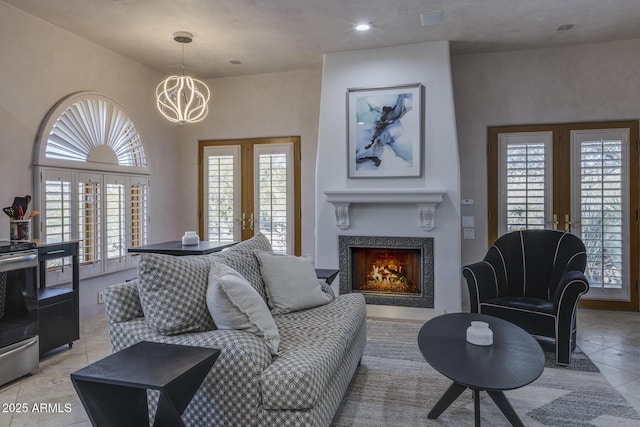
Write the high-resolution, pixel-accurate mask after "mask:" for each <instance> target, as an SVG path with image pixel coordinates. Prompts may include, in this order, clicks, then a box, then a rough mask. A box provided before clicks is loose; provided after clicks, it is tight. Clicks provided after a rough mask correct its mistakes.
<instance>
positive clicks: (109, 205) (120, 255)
mask: <svg viewBox="0 0 640 427" xmlns="http://www.w3.org/2000/svg"><path fill="white" fill-rule="evenodd" d="M125 181H126V180H125V178H123V177H114V176H108V177H107V182H106V185H105V198H106V205H105V228H106V237H105V238H106V245H107V247H106V254H107V261H108V263H109V265H108V267H107V269H109V268H110V267H111V265H113V264H114V263H121V262H124V258H125V255H126V241H125V231H126V228H125V226H126V225H125V206H126V193H125Z"/></svg>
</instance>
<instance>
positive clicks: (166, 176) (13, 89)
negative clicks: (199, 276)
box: [0, 2, 182, 317]
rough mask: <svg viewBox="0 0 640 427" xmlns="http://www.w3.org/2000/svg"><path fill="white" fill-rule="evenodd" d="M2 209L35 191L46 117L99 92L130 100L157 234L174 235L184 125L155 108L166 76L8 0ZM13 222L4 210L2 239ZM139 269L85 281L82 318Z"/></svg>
mask: <svg viewBox="0 0 640 427" xmlns="http://www.w3.org/2000/svg"><path fill="white" fill-rule="evenodd" d="M0 76H1V77H2V80H1V81H0V182H2V185H0V207H4V206H10V205H11V203H12V202H13V198H14V196H24V195H25V194H34V188H33V183H32V170H31V165H32V159H33V156H32V155H33V148H34V144H35V138H36V133H37V131H38V128H39V126H40V123H41V121H42V120H43V119H44V117H45V115H46V114H47V112H48V111H49V109H50V108H51V107H53V105H54V104H55V103H56V102H57V101H59V100H60V99H61V98H63V97H65V96H67V95H69V94H71V93H74V92H78V91H84V90H90V91H95V92H99V93H101V94H103V95H105V96H107V97H109V98H112V99H114V100H116V101H117V102H118V103H120V104H122V105H123V106H124V107H125V109H126V110H127V111H128V112H129V113H130V114H131V115H132V116H133V118H134V119H135V121H136V122H137V124H138V126H139V129H138V131H139V132H140V133H141V134H142V135H143V137H144V142H145V148H146V150H147V154H148V160H149V163H150V165H151V168H152V172H153V176H152V186H151V194H150V199H151V211H152V213H153V216H152V219H151V227H150V233H149V234H150V239H151V240H152V241H154V242H158V241H162V240H168V239H169V238H173V237H174V236H175V234H176V233H178V231H179V230H181V229H182V227H180V226H179V225H178V224H177V215H176V214H175V209H174V206H173V199H172V197H170V195H172V194H178V192H179V187H178V181H177V180H176V179H175V175H176V174H175V173H174V171H175V158H176V157H177V156H178V151H177V145H176V140H177V131H176V129H175V126H173V125H171V124H169V123H168V122H166V121H165V120H163V119H162V118H161V117H160V115H159V114H158V113H157V111H156V109H155V101H154V96H155V85H156V82H159V81H160V80H161V79H162V76H161V75H160V74H158V73H156V72H154V71H152V70H150V69H149V68H147V67H145V66H142V65H140V64H138V63H136V62H135V61H132V60H129V59H127V58H124V57H122V56H120V55H116V54H115V53H113V52H111V51H108V50H106V49H103V48H101V47H98V46H96V45H95V44H93V43H90V42H88V41H86V40H84V39H81V38H79V37H77V36H75V35H73V34H71V33H69V32H67V31H65V30H62V29H60V28H58V27H55V26H53V25H50V24H48V23H46V22H44V21H42V20H40V19H37V18H34V17H33V16H31V15H28V14H26V13H24V12H22V11H19V10H18V9H15V8H14V7H12V6H9V5H7V4H6V3H2V2H0ZM8 238H9V221H8V218H7V217H6V216H5V215H0V240H2V239H8ZM130 276H135V270H133V272H131V271H130V272H128V273H122V274H118V275H115V276H102V277H98V278H95V279H90V280H83V281H82V283H81V289H80V299H81V306H80V316H81V317H88V316H92V315H94V314H97V313H98V312H99V311H101V310H103V306H98V305H97V296H96V295H97V292H98V291H99V290H101V289H102V288H104V286H105V285H107V284H110V283H115V282H117V281H120V280H122V279H123V278H128V277H130Z"/></svg>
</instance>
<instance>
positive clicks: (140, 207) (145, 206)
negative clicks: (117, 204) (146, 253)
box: [129, 177, 149, 246]
mask: <svg viewBox="0 0 640 427" xmlns="http://www.w3.org/2000/svg"><path fill="white" fill-rule="evenodd" d="M129 214H130V221H131V226H130V227H129V230H130V233H131V237H130V241H131V244H130V246H141V245H146V244H147V243H148V236H149V222H148V221H149V180H148V179H146V178H135V177H134V178H130V184H129Z"/></svg>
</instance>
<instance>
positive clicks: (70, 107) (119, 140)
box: [33, 92, 151, 285]
mask: <svg viewBox="0 0 640 427" xmlns="http://www.w3.org/2000/svg"><path fill="white" fill-rule="evenodd" d="M95 105H99V107H100V108H102V109H101V110H99V113H101V115H100V116H99V117H93V116H91V114H90V113H92V111H90V110H91V108H87V109H85V110H84V111H82V112H83V113H85V114H86V115H87V116H89V117H87V118H86V120H85V121H73V120H70V119H69V118H70V117H71V116H70V114H73V113H77V112H78V111H79V110H80V109H82V107H83V106H95ZM56 126H63V127H64V126H70V127H71V128H73V130H75V129H80V130H84V129H87V132H86V133H82V132H79V134H83V135H85V134H86V135H89V136H88V137H87V140H86V141H85V140H84V139H82V140H81V141H79V142H77V141H76V140H75V139H73V138H70V139H69V140H68V141H67V140H65V136H66V134H65V133H64V132H63V133H60V132H58V131H56V132H57V133H56V134H54V127H56ZM74 126H76V127H75V128H74ZM56 129H60V128H58V127H56ZM63 129H64V128H63ZM139 130H140V127H139V126H138V125H137V124H135V121H134V120H133V118H132V116H131V115H130V114H129V113H128V112H127V111H126V110H125V109H124V107H122V106H121V105H120V104H118V103H117V102H115V101H114V100H112V99H110V98H107V97H105V96H103V95H101V94H98V93H95V92H79V93H75V94H72V95H69V96H68V97H66V98H64V99H62V100H61V101H60V102H58V103H57V104H56V105H55V106H54V107H53V108H52V109H51V110H50V111H49V113H48V114H47V116H46V117H45V119H44V120H43V122H42V124H41V126H40V130H39V132H38V139H37V140H36V149H35V150H34V160H33V170H34V183H35V188H34V200H33V208H34V210H38V211H40V212H41V215H39V216H36V217H35V219H34V223H35V224H34V225H35V227H34V228H35V232H34V237H36V238H40V239H45V238H46V236H45V235H44V221H45V220H46V217H45V211H44V205H43V204H44V198H45V195H46V188H45V182H46V180H45V179H44V177H45V176H46V175H47V174H58V175H59V176H61V177H62V176H64V179H65V180H67V179H69V180H70V182H71V204H72V208H71V215H70V218H71V232H70V236H68V238H70V239H72V240H78V239H79V237H80V236H79V232H78V227H79V219H78V215H79V213H78V211H79V208H80V205H79V203H80V201H79V194H78V190H79V182H80V178H81V177H86V176H91V177H94V178H95V179H99V181H100V189H101V190H100V192H101V196H102V198H101V200H100V203H101V208H100V215H101V218H100V221H101V227H100V233H101V236H100V245H101V258H102V259H101V260H100V262H97V263H94V264H87V265H82V264H81V267H80V277H81V278H86V277H93V276H98V275H102V274H109V273H113V272H116V271H121V270H126V269H129V268H132V267H135V266H136V265H137V261H138V257H137V256H135V255H131V254H129V253H128V252H127V248H124V254H123V257H122V258H121V259H119V260H116V261H111V262H105V260H106V259H107V251H106V242H107V240H106V233H107V231H106V222H105V220H106V209H105V206H106V200H107V198H106V183H107V182H111V181H113V180H114V179H117V180H119V181H121V182H122V183H123V184H124V185H125V195H124V196H125V202H124V203H125V206H124V210H125V224H124V227H125V245H126V246H127V247H128V246H129V245H130V242H131V241H132V220H131V208H132V205H131V202H132V197H131V186H132V185H138V184H141V185H146V186H147V189H146V194H145V196H146V197H145V200H144V202H146V205H145V206H144V207H143V210H144V212H143V214H144V218H143V225H142V229H143V230H141V232H142V233H143V236H142V239H145V238H148V227H149V223H150V213H149V206H150V195H149V188H150V175H151V170H150V168H149V167H148V162H147V159H148V155H147V150H146V149H145V147H144V138H143V137H142V135H141V134H140V131H139ZM96 135H98V136H96ZM132 135H133V136H132ZM98 137H103V138H104V140H96V138H98ZM50 138H52V139H51V141H52V143H57V142H58V141H60V140H62V142H63V143H65V144H68V145H69V146H70V147H71V148H72V150H73V149H74V148H73V147H74V143H75V144H78V145H76V147H78V150H77V151H78V152H82V153H84V155H86V158H85V159H84V160H78V159H77V156H76V159H75V160H66V159H64V158H60V157H61V156H58V158H50V157H47V155H46V153H47V144H48V143H49V139H50ZM56 138H57V139H56ZM123 141H124V142H123ZM127 143H129V144H131V145H130V147H131V150H132V151H130V152H129V153H131V154H129V157H120V158H118V156H119V154H116V153H115V151H114V149H113V148H114V147H116V148H118V147H119V148H123V147H124V148H126V147H127ZM83 144H86V145H87V146H88V148H86V147H84V146H81V145H83ZM58 147H60V145H58ZM64 147H66V146H64ZM108 148H111V150H109V149H108ZM125 152H126V151H125ZM105 153H106V155H107V156H106V158H107V159H111V158H112V160H111V161H106V162H105V161H104V159H105V156H104V154H105ZM109 153H111V154H109ZM121 153H122V151H121ZM84 155H83V156H81V158H84ZM62 157H64V156H62ZM132 158H133V159H134V161H135V162H138V161H140V163H137V165H131V164H126V163H127V162H126V161H127V160H128V161H130V160H131V159H132ZM122 159H125V164H118V163H119V162H121V161H122ZM145 243H147V242H146V241H144V240H143V244H145ZM70 270H71V269H70V268H67V267H66V264H64V265H63V268H62V269H60V270H53V271H48V272H47V284H48V285H56V284H59V283H65V282H69V281H70V280H71V271H70Z"/></svg>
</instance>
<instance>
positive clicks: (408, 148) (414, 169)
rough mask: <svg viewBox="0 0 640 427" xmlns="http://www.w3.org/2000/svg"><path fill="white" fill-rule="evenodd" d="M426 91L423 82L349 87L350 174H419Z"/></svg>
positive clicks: (368, 176) (395, 176)
mask: <svg viewBox="0 0 640 427" xmlns="http://www.w3.org/2000/svg"><path fill="white" fill-rule="evenodd" d="M423 92H424V86H422V85H421V84H411V85H402V86H389V87H381V88H359V89H348V90H347V128H348V129H347V142H348V143H347V145H348V156H347V159H348V168H349V171H348V172H349V178H397V177H416V176H420V174H421V172H422V164H421V159H422V145H423V139H424V115H423V105H424V99H423V98H424V94H423Z"/></svg>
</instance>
